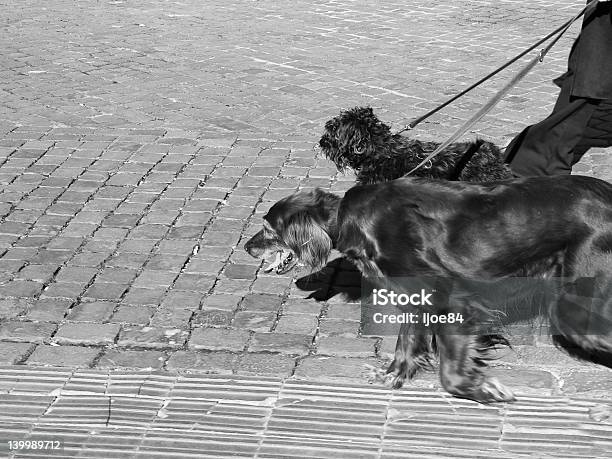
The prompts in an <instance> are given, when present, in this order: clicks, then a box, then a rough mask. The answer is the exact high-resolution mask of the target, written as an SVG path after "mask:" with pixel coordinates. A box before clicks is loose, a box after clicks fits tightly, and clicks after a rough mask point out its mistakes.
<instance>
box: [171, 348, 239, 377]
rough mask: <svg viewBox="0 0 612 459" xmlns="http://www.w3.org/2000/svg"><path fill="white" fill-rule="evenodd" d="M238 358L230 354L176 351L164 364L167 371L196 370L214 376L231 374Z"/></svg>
mask: <svg viewBox="0 0 612 459" xmlns="http://www.w3.org/2000/svg"><path fill="white" fill-rule="evenodd" d="M237 363H238V356H237V355H236V354H232V353H230V352H202V351H176V352H174V353H173V354H172V355H171V356H170V358H169V359H168V362H167V364H166V366H167V368H168V370H171V371H173V370H186V369H187V370H196V371H203V372H206V373H215V374H225V375H229V374H232V372H233V371H234V369H235V368H236V366H237Z"/></svg>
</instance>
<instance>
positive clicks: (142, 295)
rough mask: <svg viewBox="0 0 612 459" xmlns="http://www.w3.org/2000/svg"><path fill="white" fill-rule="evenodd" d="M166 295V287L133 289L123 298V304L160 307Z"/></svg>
mask: <svg viewBox="0 0 612 459" xmlns="http://www.w3.org/2000/svg"><path fill="white" fill-rule="evenodd" d="M165 294H166V288H165V287H155V288H137V287H132V288H131V289H130V290H129V291H128V292H127V293H126V294H125V296H124V297H123V302H125V303H129V304H134V305H158V304H160V303H161V301H162V298H163V297H164V295H165Z"/></svg>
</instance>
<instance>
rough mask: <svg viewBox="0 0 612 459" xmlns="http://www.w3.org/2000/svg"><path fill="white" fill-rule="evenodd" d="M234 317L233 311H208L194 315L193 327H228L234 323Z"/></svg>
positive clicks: (192, 319)
mask: <svg viewBox="0 0 612 459" xmlns="http://www.w3.org/2000/svg"><path fill="white" fill-rule="evenodd" d="M233 316H234V314H233V312H232V311H224V310H223V309H206V310H204V311H197V312H196V313H195V314H194V316H193V317H192V318H191V325H192V326H194V327H227V326H229V325H230V323H231V322H232V318H233Z"/></svg>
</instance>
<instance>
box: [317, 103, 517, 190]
mask: <svg viewBox="0 0 612 459" xmlns="http://www.w3.org/2000/svg"><path fill="white" fill-rule="evenodd" d="M438 145H439V144H438V143H435V142H421V141H419V140H413V139H409V138H407V137H404V136H402V135H399V134H392V133H391V128H390V127H389V126H388V125H386V124H385V123H383V122H382V121H380V120H379V119H378V118H377V117H376V115H374V112H373V111H372V109H371V108H369V107H355V108H353V109H351V110H347V111H344V112H342V113H341V114H340V115H339V116H337V117H335V118H333V119H331V120H329V121H328V122H327V123H326V124H325V133H324V134H323V136H322V137H321V140H320V141H319V146H320V147H321V149H322V151H323V154H324V155H325V156H326V157H327V158H328V159H330V160H332V161H333V162H334V163H335V164H336V166H337V167H338V169H340V170H344V169H346V168H347V167H350V168H351V169H353V170H354V171H355V172H356V173H357V180H358V182H359V183H362V184H370V183H380V182H384V181H387V180H393V179H396V178H399V177H402V176H403V175H405V174H406V173H408V172H409V171H411V170H412V169H413V168H414V167H415V166H416V165H417V164H419V163H420V162H421V161H422V160H423V159H425V157H426V156H427V155H428V154H430V153H432V152H433V151H434V150H435V149H436V148H437V147H438ZM414 175H415V176H417V177H430V178H440V179H446V180H462V181H468V182H490V181H495V180H502V179H508V178H512V173H511V171H510V168H509V167H508V165H507V164H505V163H504V160H503V155H502V153H501V151H500V150H499V148H498V147H496V146H495V145H494V144H492V143H491V142H485V141H483V140H477V141H475V142H461V143H454V144H451V145H450V146H449V147H448V148H446V149H444V150H443V151H442V152H441V153H440V154H439V155H437V156H436V157H435V158H433V159H432V160H431V163H428V164H427V166H423V167H421V168H420V169H418V170H417V171H415V173H414Z"/></svg>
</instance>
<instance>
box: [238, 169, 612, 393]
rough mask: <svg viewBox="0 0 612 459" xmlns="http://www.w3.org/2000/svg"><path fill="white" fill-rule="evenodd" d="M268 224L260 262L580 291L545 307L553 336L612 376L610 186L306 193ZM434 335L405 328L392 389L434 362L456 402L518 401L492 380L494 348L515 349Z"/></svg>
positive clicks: (494, 341) (434, 186)
mask: <svg viewBox="0 0 612 459" xmlns="http://www.w3.org/2000/svg"><path fill="white" fill-rule="evenodd" d="M264 218H265V225H264V226H265V229H264V230H262V231H260V232H259V233H258V234H256V235H255V236H254V237H253V238H252V239H251V240H249V241H248V242H247V244H246V245H245V249H246V250H247V251H248V252H249V253H250V254H251V255H253V256H259V255H261V254H262V253H263V252H264V251H266V250H269V249H270V248H273V249H278V248H279V247H280V248H283V249H284V250H288V251H291V252H292V253H294V254H297V255H299V256H301V254H303V253H304V251H305V250H307V256H306V257H304V259H303V260H302V261H305V262H307V263H308V265H310V266H311V267H313V268H317V267H320V266H322V265H323V264H324V263H325V261H326V259H327V256H328V255H329V249H330V248H331V247H334V248H336V249H338V250H339V251H341V252H342V253H343V254H344V255H345V256H346V257H347V258H348V259H350V260H352V261H353V262H354V263H355V264H356V266H358V268H359V269H360V271H362V273H363V274H364V275H365V276H366V277H369V278H374V277H379V278H386V279H392V278H398V277H409V276H412V277H416V276H445V277H449V278H455V279H484V280H486V281H496V280H499V279H510V280H512V279H513V278H514V277H523V276H524V277H534V278H553V277H554V278H556V277H559V278H563V279H567V280H568V281H570V284H569V285H574V284H571V282H574V281H576V284H575V285H574V286H573V287H572V290H568V291H567V292H564V294H563V295H561V297H560V299H559V300H558V301H554V302H552V303H551V304H550V305H549V306H548V308H549V309H548V310H547V311H546V313H547V314H548V317H549V320H550V323H551V327H552V330H553V334H554V335H556V336H557V338H556V340H557V343H558V344H559V345H561V346H562V347H563V348H565V349H566V350H567V351H569V352H570V353H571V354H572V355H574V356H577V357H579V358H582V359H587V360H590V361H593V362H597V363H600V364H604V365H608V366H610V367H612V359H611V358H610V357H611V356H612V282H611V281H610V277H611V275H612V250H610V241H611V240H612V238H611V236H612V185H611V184H609V183H607V182H604V181H602V180H598V179H594V178H590V177H581V176H560V177H537V178H528V179H515V180H508V181H504V182H499V183H495V184H474V183H464V182H448V181H437V180H429V179H420V178H404V179H398V180H394V181H389V182H385V183H381V184H376V185H366V186H356V187H353V188H351V189H350V190H349V191H348V192H347V193H346V195H345V197H344V198H342V199H340V198H339V197H338V196H335V195H333V194H331V193H327V192H324V191H322V190H319V189H317V190H315V191H310V192H305V191H303V192H298V193H296V194H293V195H291V196H289V197H287V198H284V199H282V200H280V201H279V202H277V203H276V204H275V205H274V206H272V208H271V209H270V211H269V212H268V214H267V215H266V216H265V217H264ZM294 227H297V228H294ZM292 228H294V229H292ZM289 232H290V233H291V234H292V236H291V237H290V238H287V237H286V235H287V234H288V233H289ZM309 246H312V247H309ZM305 247H309V248H308V249H305ZM583 278H584V279H586V280H587V281H588V282H587V281H585V282H582V280H583ZM578 281H580V282H578ZM593 287H595V289H594V290H595V291H598V292H600V293H601V295H600V297H599V298H598V299H596V300H594V301H593V304H592V309H591V311H590V313H587V312H586V311H584V310H582V309H580V308H578V307H577V306H576V304H577V303H576V302H575V301H574V299H576V298H578V297H580V296H581V295H582V294H583V292H582V290H584V291H591V290H593ZM585 289H586V290H585ZM589 289H591V290H589ZM468 303H469V301H468ZM465 307H466V308H468V309H469V308H470V307H472V305H470V304H466V305H465ZM436 312H438V313H443V312H444V310H438V311H436ZM411 327H412V328H411ZM436 330H439V329H436V328H430V329H425V328H424V327H421V328H419V327H418V326H414V325H405V326H403V327H402V331H401V332H400V335H399V337H398V343H397V347H396V352H395V360H394V361H393V363H392V364H391V366H390V367H389V370H388V371H389V372H390V373H391V374H392V375H393V377H394V381H393V385H394V387H401V385H402V384H403V382H404V380H405V379H406V378H410V377H412V376H413V375H414V374H415V373H416V372H417V371H418V370H419V369H420V368H422V367H426V366H427V365H428V363H429V361H430V356H431V354H432V352H436V351H437V352H438V353H439V355H440V379H441V382H442V385H443V386H444V388H445V389H446V390H448V391H449V392H450V393H452V394H455V395H457V396H460V397H465V398H470V399H473V400H477V401H480V402H492V401H508V400H512V399H513V395H512V392H511V391H510V390H509V389H507V388H506V387H504V386H503V385H502V384H501V383H499V381H497V380H496V379H495V378H492V377H490V376H487V374H486V372H485V371H484V370H485V368H486V360H487V359H488V358H489V355H488V354H489V351H490V350H491V348H493V347H495V346H497V345H502V344H506V341H505V339H504V338H503V337H502V336H499V335H486V334H482V333H479V332H478V330H474V331H473V332H472V333H467V334H466V333H465V330H461V333H459V330H457V334H453V333H449V332H448V330H446V332H445V333H436ZM451 331H452V329H451ZM587 331H588V333H587Z"/></svg>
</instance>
